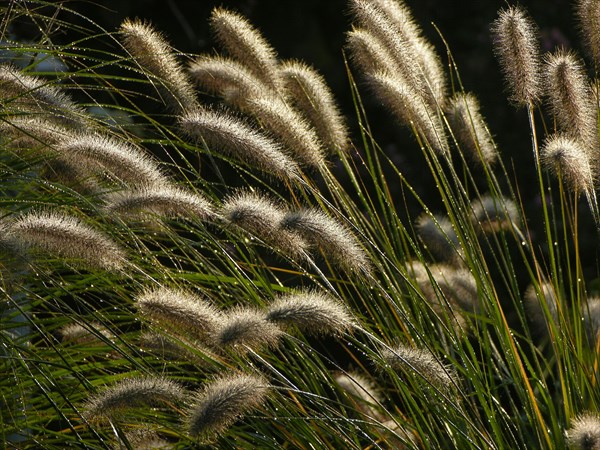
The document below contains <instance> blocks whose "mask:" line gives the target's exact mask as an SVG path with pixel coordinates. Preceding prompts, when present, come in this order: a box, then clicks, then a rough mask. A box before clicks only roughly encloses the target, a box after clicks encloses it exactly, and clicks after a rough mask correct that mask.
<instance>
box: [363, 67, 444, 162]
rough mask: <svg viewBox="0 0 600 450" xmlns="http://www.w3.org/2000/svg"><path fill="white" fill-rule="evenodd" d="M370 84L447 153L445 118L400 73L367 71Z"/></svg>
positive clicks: (397, 113) (402, 118)
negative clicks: (443, 120)
mask: <svg viewBox="0 0 600 450" xmlns="http://www.w3.org/2000/svg"><path fill="white" fill-rule="evenodd" d="M367 81H368V83H369V86H370V87H371V89H372V90H373V92H374V93H375V95H376V96H377V98H378V99H379V100H380V101H381V102H382V103H383V104H384V105H385V106H386V107H387V108H389V109H390V110H391V111H392V113H393V114H394V115H395V116H396V117H397V118H398V120H400V122H401V123H402V124H404V125H407V126H413V127H415V129H416V130H417V133H418V134H419V135H420V136H421V137H422V138H424V140H425V143H426V145H429V146H430V147H431V148H433V149H434V150H435V151H436V152H437V153H438V154H440V155H448V153H449V151H450V150H449V147H448V139H447V136H446V132H445V130H444V125H443V123H442V120H441V118H440V116H439V114H438V113H437V111H436V110H435V109H432V108H431V106H430V105H429V104H428V103H427V102H426V100H425V99H424V98H423V96H422V95H419V93H418V92H417V91H415V89H414V88H412V87H411V86H410V84H409V83H407V82H406V81H405V80H403V79H402V78H401V77H400V76H398V75H389V74H386V73H382V72H378V73H371V74H368V75H367Z"/></svg>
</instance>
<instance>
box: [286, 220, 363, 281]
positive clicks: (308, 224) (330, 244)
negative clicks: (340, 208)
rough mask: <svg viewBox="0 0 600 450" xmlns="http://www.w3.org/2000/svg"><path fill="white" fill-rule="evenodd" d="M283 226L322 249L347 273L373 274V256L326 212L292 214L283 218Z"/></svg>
mask: <svg viewBox="0 0 600 450" xmlns="http://www.w3.org/2000/svg"><path fill="white" fill-rule="evenodd" d="M282 226H283V228H285V229H288V230H293V231H295V232H297V233H298V234H300V236H302V238H304V239H305V240H306V241H307V242H308V243H310V244H313V245H316V246H318V247H319V248H320V249H321V251H322V252H323V253H324V255H325V256H326V257H328V258H332V260H333V261H334V262H335V263H336V264H337V265H338V266H339V267H341V268H342V269H343V270H346V271H348V272H354V273H357V274H361V273H363V274H364V273H370V272H371V263H370V261H369V257H368V256H367V254H366V252H365V251H364V250H363V248H362V247H361V245H360V243H359V242H358V240H357V239H356V237H355V236H354V235H353V234H352V233H351V232H350V230H348V229H347V228H346V227H344V226H343V225H342V224H340V223H339V222H337V221H335V220H334V219H332V218H331V217H329V216H328V215H326V214H325V213H323V212H322V211H319V210H316V209H303V210H299V211H290V212H288V213H287V214H286V215H285V217H284V218H283V221H282Z"/></svg>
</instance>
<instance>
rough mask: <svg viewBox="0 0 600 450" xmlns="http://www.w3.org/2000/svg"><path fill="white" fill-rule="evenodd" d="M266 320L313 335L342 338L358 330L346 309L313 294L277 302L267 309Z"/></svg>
mask: <svg viewBox="0 0 600 450" xmlns="http://www.w3.org/2000/svg"><path fill="white" fill-rule="evenodd" d="M266 319H267V320H268V321H270V322H273V323H275V324H277V325H279V326H282V327H289V326H292V327H296V328H298V329H299V330H300V331H302V332H303V333H306V334H310V335H328V334H334V335H336V334H342V333H344V332H347V331H349V330H351V329H352V328H353V327H354V326H355V321H354V318H353V317H352V314H351V313H350V312H349V311H348V308H347V307H346V306H345V305H343V304H341V303H340V302H338V301H336V300H334V299H333V298H331V297H330V296H328V295H326V294H324V293H321V292H318V291H313V290H307V291H301V292H295V293H291V294H288V295H283V296H280V297H279V298H276V299H275V300H274V301H273V302H272V303H271V304H270V305H269V307H268V309H267V314H266Z"/></svg>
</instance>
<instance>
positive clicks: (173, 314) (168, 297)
mask: <svg viewBox="0 0 600 450" xmlns="http://www.w3.org/2000/svg"><path fill="white" fill-rule="evenodd" d="M135 305H136V307H137V309H138V310H139V311H140V314H141V315H142V316H143V317H145V318H146V319H147V320H149V321H151V322H154V323H156V324H158V325H159V326H161V327H165V328H167V329H168V330H172V331H174V332H176V333H177V334H179V335H182V336H193V337H194V338H196V339H198V340H200V341H207V340H208V339H209V337H210V336H212V334H213V333H215V332H216V330H217V329H219V327H220V326H221V324H222V321H223V316H222V314H221V312H220V311H219V310H218V309H217V308H215V307H214V306H213V305H212V304H211V303H209V302H208V301H206V300H204V299H202V298H200V297H198V296H196V295H195V294H193V293H191V292H188V291H184V290H181V289H172V288H167V287H159V288H154V289H147V290H146V291H144V292H142V293H141V294H140V295H138V296H137V298H136V301H135Z"/></svg>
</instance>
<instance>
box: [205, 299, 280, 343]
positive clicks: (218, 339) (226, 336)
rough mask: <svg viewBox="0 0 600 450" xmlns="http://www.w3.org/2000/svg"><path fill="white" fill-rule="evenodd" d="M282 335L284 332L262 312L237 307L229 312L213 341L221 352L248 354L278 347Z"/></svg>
mask: <svg viewBox="0 0 600 450" xmlns="http://www.w3.org/2000/svg"><path fill="white" fill-rule="evenodd" d="M281 334H282V331H281V330H280V329H279V328H278V327H277V326H276V325H275V324H273V323H272V322H269V321H268V320H267V319H266V318H265V315H264V313H262V312H261V311H258V310H256V309H249V308H242V307H236V308H233V309H231V310H230V311H228V312H227V315H226V318H225V320H224V321H223V323H222V325H221V327H220V328H219V329H218V330H216V331H215V333H214V338H213V340H214V342H215V345H216V346H217V348H219V349H221V350H225V351H227V350H229V351H233V352H235V353H246V352H247V351H248V350H258V349H261V348H269V347H275V346H277V344H278V343H279V338H280V337H281Z"/></svg>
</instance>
